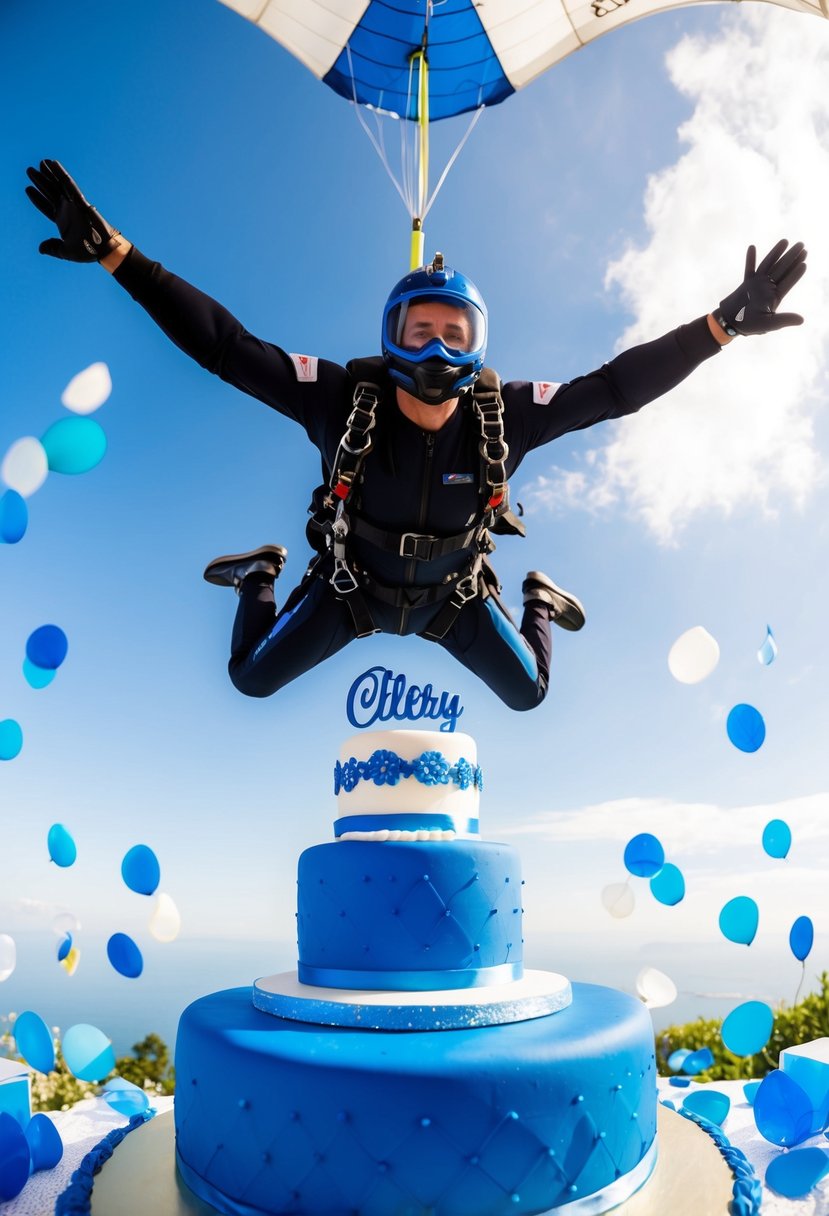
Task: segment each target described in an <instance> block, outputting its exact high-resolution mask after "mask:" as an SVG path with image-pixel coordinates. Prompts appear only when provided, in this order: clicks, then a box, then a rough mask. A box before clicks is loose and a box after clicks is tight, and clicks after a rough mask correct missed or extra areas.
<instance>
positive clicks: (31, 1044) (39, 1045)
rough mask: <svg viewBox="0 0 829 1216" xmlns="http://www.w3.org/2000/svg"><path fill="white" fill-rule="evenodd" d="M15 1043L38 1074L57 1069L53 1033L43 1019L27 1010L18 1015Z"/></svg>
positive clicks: (15, 1026) (14, 1032)
mask: <svg viewBox="0 0 829 1216" xmlns="http://www.w3.org/2000/svg"><path fill="white" fill-rule="evenodd" d="M12 1033H13V1034H14V1041H15V1043H17V1050H18V1051H19V1053H20V1055H22V1057H23V1059H24V1060H25V1061H26V1063H27V1064H30V1065H31V1067H32V1068H35V1069H37V1071H38V1072H51V1071H52V1069H53V1068H54V1067H55V1044H54V1042H53V1041H52V1032H51V1030H50V1029H49V1027H48V1026H47V1025H46V1023H45V1022H44V1020H43V1018H42V1017H41V1016H40V1015H39V1014H37V1013H33V1012H32V1011H31V1009H27V1010H26V1012H25V1013H21V1014H18V1016H17V1021H16V1022H15V1023H14V1029H13V1031H12Z"/></svg>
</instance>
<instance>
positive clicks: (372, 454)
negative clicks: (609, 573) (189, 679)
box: [26, 160, 806, 710]
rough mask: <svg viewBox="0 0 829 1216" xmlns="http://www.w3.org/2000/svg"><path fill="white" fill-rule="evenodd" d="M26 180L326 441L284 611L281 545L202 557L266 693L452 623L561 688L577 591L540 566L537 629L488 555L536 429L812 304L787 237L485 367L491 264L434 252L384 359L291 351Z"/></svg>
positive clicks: (517, 697)
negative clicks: (480, 269) (565, 374)
mask: <svg viewBox="0 0 829 1216" xmlns="http://www.w3.org/2000/svg"><path fill="white" fill-rule="evenodd" d="M27 173H28V176H29V179H30V180H31V182H32V185H30V186H28V187H27V188H26V193H27V195H28V197H29V199H30V200H31V201H32V203H34V205H35V206H36V207H37V208H38V209H39V210H40V211H41V212H42V213H43V214H44V215H45V216H46V217H47V219H49V220H51V221H53V222H54V223H55V225H56V226H57V229H58V232H59V233H60V237H59V238H57V237H52V238H50V239H48V240H45V241H43V242H42V244H41V245H40V252H41V253H43V254H47V255H49V256H52V257H56V258H61V259H64V260H66V261H70V262H99V263H100V264H101V265H102V266H104V268H105V269H106V270H107V271H109V272H110V274H112V275H113V277H114V278H115V280H116V281H117V282H118V283H120V285H121V286H122V287H124V288H125V289H126V290H127V291H128V292H129V294H130V295H131V296H132V297H133V298H134V299H135V300H136V301H137V302H138V303H139V304H141V305H142V307H143V308H144V309H145V310H146V311H147V312H148V313H149V315H150V316H151V317H152V318H153V319H154V320H155V321H156V323H157V324H158V325H159V326H160V327H161V328H162V329H163V330H164V332H165V333H166V334H167V335H168V337H170V338H171V339H172V341H173V342H175V343H176V345H178V346H179V347H181V349H182V350H184V351H185V352H186V353H187V354H188V355H190V356H191V357H192V358H193V359H195V360H196V361H197V362H198V363H199V364H200V365H201V366H202V367H204V368H206V369H207V370H208V371H210V372H213V373H214V374H215V375H218V376H220V377H221V378H222V379H223V380H226V381H227V382H228V383H229V384H232V385H234V386H235V387H236V388H239V389H241V390H242V391H243V392H246V393H249V394H250V395H251V396H253V397H255V398H257V399H258V400H260V401H263V402H264V403H265V404H266V405H269V406H271V408H273V409H275V410H277V411H278V412H279V413H281V414H284V415H285V416H287V417H289V418H292V419H293V420H294V421H295V422H298V423H300V424H301V425H302V426H304V428H305V431H306V433H307V435H308V437H309V439H310V440H311V442H312V443H313V444H314V445H315V446H316V447H317V448H318V449H319V451H320V454H321V457H322V466H323V476H324V484H323V485H322V486H321V487H320V488H319V489H318V490H317V491H315V494H314V499H313V502H312V507H313V509H314V513H313V515H312V519H311V522H310V524H309V539H310V540H311V541H312V543H313V544H314V546H315V547H316V548H317V550H318V554H317V556H316V557H315V559H314V560H312V562H311V564H310V565H309V567H308V570H307V571H306V573H305V576H304V577H303V579H302V581H301V582H300V584H299V586H298V587H296V588H295V589H294V590H293V591H292V592H291V594H290V595H289V596H288V599H287V601H286V602H285V604H284V605H283V607H282V609H281V611H277V608H276V603H275V599H274V583H275V580H276V579H277V578H278V577H279V575H280V573H281V571H282V568H283V566H284V564H285V559H286V557H287V552H286V550H285V549H284V548H283V547H282V546H280V545H263V546H262V547H261V548H259V549H254V550H252V551H251V552H248V553H240V554H230V555H227V556H225V557H221V558H216V559H215V560H214V561H212V562H210V563H209V565H208V566H207V568H206V570H205V572H204V577H205V578H206V579H207V581H208V582H210V583H214V584H218V585H219V586H227V587H234V588H235V590H236V592H237V594H238V597H239V598H238V606H237V611H236V618H235V622H234V626H233V634H232V639H231V658H230V663H229V672H230V678H231V680H232V682H233V684H234V685H235V687H236V688H237V689H238V690H239V691H240V692H242V693H244V694H246V695H247V696H252V697H266V696H270V695H271V694H272V693H274V692H276V691H278V690H279V689H280V688H282V687H283V686H284V685H285V684H287V683H289V682H290V681H291V680H294V679H296V677H297V676H299V675H302V674H303V673H304V672H306V671H308V670H310V669H311V668H312V667H314V666H316V664H318V663H320V662H322V661H323V660H324V659H326V658H328V657H329V656H330V655H333V654H335V653H336V652H337V651H338V650H340V649H342V647H344V646H345V645H346V644H347V643H348V642H350V641H352V640H353V639H354V638H356V637H362V636H366V635H368V634H370V633H374V632H378V631H382V632H385V633H396V634H411V633H416V634H418V635H419V636H421V637H424V638H427V639H428V640H430V641H435V642H438V643H439V644H440V645H441V646H443V647H444V648H445V649H446V650H447V651H448V652H449V653H450V654H452V655H454V657H455V658H456V659H458V660H459V662H461V663H462V664H463V665H464V666H465V667H467V668H469V670H470V671H472V672H474V673H475V675H477V676H478V677H479V678H480V679H482V680H483V681H484V683H485V684H487V685H488V686H489V688H491V689H492V691H493V692H495V693H496V695H497V696H499V697H500V698H501V700H502V701H504V702H505V703H506V704H507V705H508V706H510V707H511V708H512V709H516V710H526V709H532V708H534V707H535V706H536V705H539V704H540V703H541V702H542V701H543V699H544V697H545V696H546V694H547V688H548V682H549V671H550V657H551V650H552V638H551V630H550V623H551V622H553V623H555V624H556V625H559V626H561V627H562V628H564V629H568V630H571V631H575V630H578V629H581V628H582V626H583V625H584V622H585V615H584V609H583V607H582V605H581V604H580V603H579V601H578V599H577V598H576V597H575V596H574V595H572V594H570V593H569V592H567V591H565V590H563V589H562V588H561V587H558V586H556V584H555V583H554V582H553V581H552V579H550V578H548V577H547V575H546V574H543V573H541V572H540V571H530V573H529V574H528V575H527V577H526V578H525V579H524V582H523V586H522V592H523V598H524V608H523V616H522V619H521V625H520V629H519V628H517V627H516V625H515V624H514V623H513V621H512V619H511V617H510V616H509V614H508V612H507V611H506V609H505V608H504V606H503V605H502V603H501V600H500V598H499V592H500V586H499V585H498V582H497V578H496V577H495V575H494V573H493V572H492V570H491V567H490V566H489V564H488V562H487V561H486V555H487V553H488V552H489V551H490V550H491V548H492V547H493V546H492V542H491V540H490V532H491V531H493V530H494V531H496V532H497V531H499V530H512V531H516V530H517V531H522V530H523V529H522V526H521V525H520V523H519V522H518V521H516V520H515V517H514V516H512V514H511V512H509V509H508V508H509V497H508V488H507V481H508V478H509V477H510V476H511V475H512V474H513V473H514V472H515V470H516V469H517V468H518V466H519V464H520V463H521V460H522V459H523V458H524V456H525V455H526V454H527V452H529V451H531V450H532V449H533V448H536V447H539V446H540V445H542V444H544V443H549V442H551V441H552V440H554V439H558V438H559V437H560V436H562V435H564V434H566V433H567V432H569V431H573V430H581V429H583V428H585V427H588V426H592V425H593V424H595V423H597V422H601V421H604V420H606V419H611V418H621V417H623V416H625V415H627V414H632V413H635V412H636V411H637V410H639V409H640V408H641V407H642V406H643V405H646V404H647V403H648V402H650V401H652V400H654V399H655V398H657V397H659V396H661V395H662V394H663V393H666V392H668V391H669V390H670V389H671V388H673V387H674V386H675V385H677V384H679V383H680V382H681V381H682V380H684V379H685V377H686V376H687V375H689V374H690V372H692V371H693V370H694V369H695V368H696V367H698V366H699V364H700V363H702V362H703V361H704V360H706V359H708V358H710V357H711V356H713V355H715V354H717V353H719V351H720V348H721V347H723V346H725V345H726V344H727V343H729V342H730V341H732V339H733V338H734V337H736V336H737V335H749V334H765V333H769V332H771V331H773V330H777V329H782V328H784V327H786V326H789V325H800V324H802V321H803V318H802V317H801V316H799V315H797V314H795V313H780V312H778V311H777V309H778V306H779V304H780V302H781V300H782V299H783V297H784V296H785V295H786V294H787V293H788V292H789V291H790V290H791V289H792V287H794V285H795V284H796V283H797V282H798V280H799V279H800V278H801V276H802V275H803V274H804V273H805V270H806V262H805V258H806V251H805V249H804V248H803V245H802V243H798V244H795V245H792V246H791V247H789V246H788V242H787V241H785V240H781V241H779V242H778V243H777V244H776V245H775V246H774V248H773V249H772V250H771V251H770V252H769V253H768V254H767V255H766V257H765V258H763V259H762V261H761V262H760V264H759V265H757V264H756V252H755V249H754V246H750V247H749V250H748V253H747V256H746V263H745V273H744V280H743V282H742V283H741V284H740V286H739V287H737V288H736V290H735V291H733V292H732V293H731V294H730V295H728V296H726V297H725V298H724V299H723V300H722V301H721V302H720V305H719V307H718V308H715V309H714V310H713V311H712V312H711V313H709V314H708V315H707V316H705V317H700V318H698V319H697V320H694V321H691V322H690V323H689V324H687V325H681V326H680V327H679V328H678V329H675V330H672V331H671V332H669V333H667V334H665V335H664V336H663V337H661V338H657V339H656V340H655V341H653V342H648V343H645V344H643V345H641V346H637V347H633V348H632V349H631V350H628V351H626V352H624V353H623V354H621V355H617V356H616V358H614V359H612V360H611V361H610V362H609V363H606V364H604V365H603V366H602V367H600V368H598V369H597V370H596V371H593V372H591V373H589V374H588V375H586V376H581V377H579V378H578V379H576V380H573V381H571V382H570V383H568V384H562V385H557V384H544V383H535V384H533V383H529V382H526V381H512V382H510V383H508V384H504V385H503V386H500V392H499V382H498V380H497V377H495V376H494V373H491V372H489V371H488V370H486V369H484V356H485V352H486V344H487V313H486V307H485V305H484V302H483V300H482V298H481V296H480V294H479V292H478V290H477V288H476V287H475V286H474V284H473V283H472V282H471V281H470V280H469V279H468V278H466V277H465V276H464V275H462V274H461V273H460V272H458V271H455V270H452V269H451V268H450V267H448V266H445V265H444V264H443V259H442V257H441V255H436V256H435V260H434V261H433V263H432V264H431V265H429V266H426V267H422V268H421V269H419V270H416V271H413V272H412V273H410V274H408V275H406V276H405V277H404V278H403V279H401V280H400V282H399V283H397V284H396V286H395V287H394V288H393V289H392V291H391V294H390V295H389V298H388V300H387V302H386V306H385V309H384V312H383V323H382V340H381V348H382V359H379V358H377V359H373V360H355V361H352V363H350V364H349V365H348V367H347V368H343V367H340V366H339V365H338V364H335V363H331V362H328V361H327V360H324V359H318V358H317V357H315V356H313V357H312V356H306V355H296V354H288V353H286V352H285V351H283V350H282V349H280V348H279V347H278V346H274V345H272V344H271V343H268V342H264V341H262V340H260V339H258V338H255V337H253V336H252V335H251V334H249V333H248V332H247V331H246V330H245V329H244V328H243V326H242V325H241V324H240V322H239V321H237V320H236V319H235V318H234V317H233V316H232V315H231V314H230V313H229V312H227V310H226V309H224V308H223V307H222V306H221V305H220V304H218V303H217V302H216V301H215V300H212V299H210V297H208V296H206V295H204V294H203V293H202V292H200V291H198V290H197V289H196V288H194V287H192V286H191V285H190V284H188V283H186V282H184V281H183V280H182V279H180V278H178V277H176V276H175V275H173V274H171V273H170V272H169V271H167V270H166V269H164V267H163V266H161V265H160V264H159V263H158V262H152V261H150V260H149V259H148V258H146V257H145V256H144V255H143V254H142V253H141V252H140V251H139V250H138V249H137V248H136V247H135V246H134V245H132V244H131V243H130V242H129V241H128V240H126V239H125V238H124V237H123V236H122V235H121V233H120V232H118V231H117V230H116V229H114V228H112V227H111V225H109V224H108V223H107V222H106V220H104V219H103V217H102V216H101V215H100V214H99V213H98V211H96V210H95V208H94V207H93V206H91V204H89V203H88V202H87V200H86V199H85V198H84V196H83V194H82V193H81V191H80V190H79V188H78V186H77V185H76V184H75V182H74V181H73V180H72V178H71V177H70V176H69V174H68V173H67V172H66V170H65V169H64V168H63V167H62V166H61V165H60V164H59V163H58V162H57V161H54V160H44V161H41V163H40V167H39V169H33V168H30V169H28V170H27Z"/></svg>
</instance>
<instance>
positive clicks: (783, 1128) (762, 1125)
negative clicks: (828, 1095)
mask: <svg viewBox="0 0 829 1216" xmlns="http://www.w3.org/2000/svg"><path fill="white" fill-rule="evenodd" d="M754 1122H755V1123H756V1124H757V1130H758V1131H759V1133H760V1135H761V1136H765V1138H766V1140H769V1141H770V1142H771V1143H772V1144H779V1145H781V1147H784V1148H791V1147H792V1146H793V1145H795V1144H800V1143H802V1141H803V1140H808V1138H809V1136H810V1135H811V1134H812V1103H811V1101H810V1100H809V1096H808V1094H807V1093H806V1092H805V1091H804V1090H802V1089H801V1088H800V1086H799V1085H798V1084H797V1082H796V1081H793V1080H792V1079H791V1077H790V1076H787V1074H786V1073H784V1072H782V1071H781V1069H779V1068H775V1069H774V1071H773V1072H770V1073H767V1074H766V1075H765V1076H764V1077H763V1079H762V1081H761V1082H760V1088H759V1089H758V1090H757V1093H756V1094H755V1095H754Z"/></svg>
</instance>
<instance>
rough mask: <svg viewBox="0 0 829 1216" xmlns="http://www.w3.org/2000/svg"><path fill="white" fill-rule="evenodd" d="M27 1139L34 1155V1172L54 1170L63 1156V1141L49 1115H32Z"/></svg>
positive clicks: (27, 1130)
mask: <svg viewBox="0 0 829 1216" xmlns="http://www.w3.org/2000/svg"><path fill="white" fill-rule="evenodd" d="M26 1139H27V1141H28V1142H29V1152H30V1153H31V1155H32V1172H34V1171H36V1170H53V1169H54V1168H55V1166H56V1165H57V1163H58V1162H59V1161H60V1159H61V1157H62V1156H63V1141H62V1140H61V1138H60V1132H59V1131H58V1129H57V1128H56V1127H55V1125H54V1123H53V1122H52V1120H51V1119H50V1118H49V1116H48V1115H32V1117H31V1119H30V1120H29V1125H28V1127H27V1128H26Z"/></svg>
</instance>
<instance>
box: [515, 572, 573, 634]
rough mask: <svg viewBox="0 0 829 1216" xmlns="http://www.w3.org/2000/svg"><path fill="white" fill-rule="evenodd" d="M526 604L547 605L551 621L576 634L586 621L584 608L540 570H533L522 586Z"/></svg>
mask: <svg viewBox="0 0 829 1216" xmlns="http://www.w3.org/2000/svg"><path fill="white" fill-rule="evenodd" d="M521 590H522V591H523V593H524V603H525V604H532V603H536V604H545V605H546V607H547V610H548V612H549V614H550V620H551V621H553V622H554V623H555V624H556V625H560V626H561V628H562V629H569V630H571V631H572V632H574V633H575V631H576V630H577V629H581V627H582V625H583V624H584V622H585V620H586V619H587V618H586V617H585V615H584V608H583V607H582V605H581V604H580V602H579V601H578V600H577V599H576V597H575V596H574V595H571V594H570V592H569V591H563V590H562V588H561V587H557V586H556V585H555V583H554V582H553V580H552V579H551V578H548V577H547V575H546V574H542V573H541V571H540V570H531V571H530V572H529V574H528V575H527V577H526V578H525V579H524V581H523V583H522V584H521Z"/></svg>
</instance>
